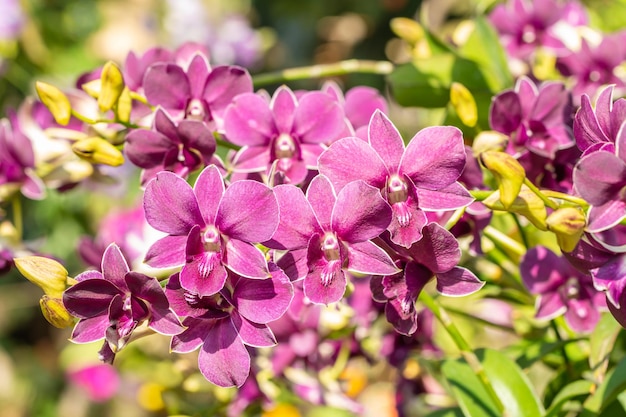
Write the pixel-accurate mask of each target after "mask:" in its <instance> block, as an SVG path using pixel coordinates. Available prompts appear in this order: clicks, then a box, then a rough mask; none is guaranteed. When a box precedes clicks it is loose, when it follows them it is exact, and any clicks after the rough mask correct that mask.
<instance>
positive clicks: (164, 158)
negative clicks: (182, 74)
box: [124, 109, 215, 184]
mask: <svg viewBox="0 0 626 417" xmlns="http://www.w3.org/2000/svg"><path fill="white" fill-rule="evenodd" d="M124 149H125V151H126V155H128V159H130V160H131V162H132V163H133V164H135V165H137V166H138V167H140V168H143V169H144V171H143V173H142V176H141V182H142V184H145V183H147V182H148V181H149V180H151V179H152V178H154V177H155V176H156V174H157V173H158V172H160V171H171V172H174V173H175V174H177V175H179V176H181V177H183V178H187V176H188V175H189V174H190V173H191V172H193V171H195V170H196V169H199V168H202V167H204V166H206V165H208V164H210V161H211V158H212V157H213V153H214V152H215V138H214V137H213V134H212V133H211V131H210V130H209V129H208V128H207V126H206V125H205V124H204V123H203V122H200V121H197V120H182V121H180V122H179V123H178V124H175V123H174V122H173V121H172V119H171V118H170V117H169V116H168V114H167V113H166V112H165V111H163V110H162V109H158V110H157V111H156V114H155V116H154V129H153V130H147V129H135V130H133V131H132V132H130V133H129V134H128V136H127V137H126V146H125V148H124Z"/></svg>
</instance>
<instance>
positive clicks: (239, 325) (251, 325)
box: [230, 311, 276, 347]
mask: <svg viewBox="0 0 626 417" xmlns="http://www.w3.org/2000/svg"><path fill="white" fill-rule="evenodd" d="M230 319H231V321H232V323H233V326H234V327H235V329H237V333H238V334H239V337H240V338H241V340H242V341H243V343H245V344H246V345H248V346H252V347H271V346H275V345H276V338H275V337H274V334H273V333H272V331H271V330H270V328H269V327H267V324H259V323H255V322H252V321H250V320H248V319H246V318H245V317H243V316H241V315H240V314H237V312H236V311H233V312H232V313H231V315H230Z"/></svg>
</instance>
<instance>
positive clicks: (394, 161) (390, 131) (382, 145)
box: [367, 110, 404, 172]
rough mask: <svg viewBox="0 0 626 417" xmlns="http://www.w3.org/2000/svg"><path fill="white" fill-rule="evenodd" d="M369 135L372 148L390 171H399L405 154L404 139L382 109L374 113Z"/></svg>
mask: <svg viewBox="0 0 626 417" xmlns="http://www.w3.org/2000/svg"><path fill="white" fill-rule="evenodd" d="M367 137H368V138H369V143H370V145H371V146H372V148H373V149H374V150H375V151H376V153H378V156H379V157H380V158H381V159H382V160H383V161H385V165H386V166H387V169H388V170H389V172H398V168H399V167H400V161H401V160H402V155H403V154H404V141H403V140H402V136H401V135H400V132H398V129H397V128H396V127H395V126H394V124H393V123H392V122H391V120H389V118H388V117H387V116H386V115H385V114H384V113H383V112H381V111H380V110H377V111H375V112H374V114H373V115H372V118H371V120H370V122H369V126H368V133H367Z"/></svg>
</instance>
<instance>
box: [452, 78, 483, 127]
mask: <svg viewBox="0 0 626 417" xmlns="http://www.w3.org/2000/svg"><path fill="white" fill-rule="evenodd" d="M450 102H451V103H452V106H453V107H454V110H455V111H456V114H457V116H459V119H461V122H463V124H464V125H465V126H469V127H474V126H476V122H478V109H477V108H476V100H474V96H473V95H472V93H471V92H470V90H468V89H467V87H465V86H464V85H463V84H461V83H457V82H453V83H452V85H451V86H450Z"/></svg>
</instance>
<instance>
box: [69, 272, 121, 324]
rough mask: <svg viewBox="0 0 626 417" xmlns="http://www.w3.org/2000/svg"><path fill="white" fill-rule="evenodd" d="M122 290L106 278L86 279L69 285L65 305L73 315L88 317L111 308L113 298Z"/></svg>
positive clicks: (100, 313)
mask: <svg viewBox="0 0 626 417" xmlns="http://www.w3.org/2000/svg"><path fill="white" fill-rule="evenodd" d="M120 294H122V291H120V289H119V288H118V287H116V286H115V285H114V284H113V283H111V282H110V281H107V280H104V279H86V280H83V281H80V282H78V283H76V284H74V285H72V286H71V287H69V288H68V289H67V290H65V292H64V293H63V305H64V306H65V308H66V309H67V311H69V312H70V314H71V315H73V316H75V317H78V318H80V319H86V318H89V317H94V316H98V315H102V314H104V313H106V312H107V311H108V310H109V305H110V304H111V300H112V299H113V297H115V296H116V295H120Z"/></svg>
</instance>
